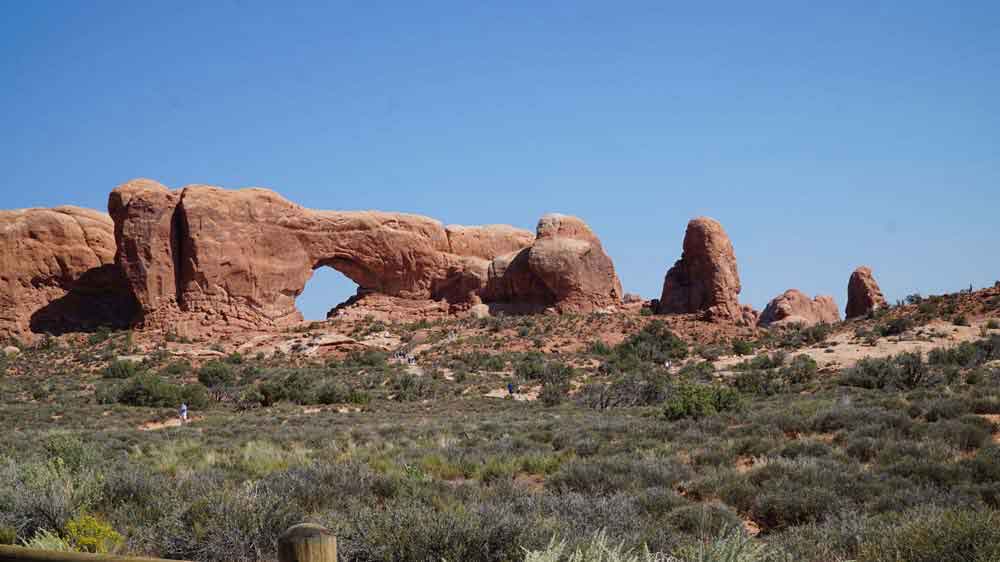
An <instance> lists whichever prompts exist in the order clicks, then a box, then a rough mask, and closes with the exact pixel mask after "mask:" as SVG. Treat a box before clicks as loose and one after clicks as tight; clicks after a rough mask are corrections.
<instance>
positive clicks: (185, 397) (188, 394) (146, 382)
mask: <svg viewBox="0 0 1000 562" xmlns="http://www.w3.org/2000/svg"><path fill="white" fill-rule="evenodd" d="M117 399H118V402H119V403H120V404H125V405H128V406H144V407H150V408H172V407H175V406H177V405H178V404H180V403H181V402H184V403H186V404H187V405H188V406H190V407H191V408H205V407H206V406H208V404H209V401H210V399H209V396H208V391H207V389H206V388H205V387H204V386H202V385H200V384H189V385H176V384H172V383H169V382H167V381H165V380H163V378H161V377H160V376H159V375H153V374H142V375H137V376H134V377H132V378H130V379H129V380H128V381H126V382H125V384H124V385H123V386H122V387H120V389H119V390H118V393H117Z"/></svg>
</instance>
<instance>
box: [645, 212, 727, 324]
mask: <svg viewBox="0 0 1000 562" xmlns="http://www.w3.org/2000/svg"><path fill="white" fill-rule="evenodd" d="M740 290H741V287H740V276H739V273H737V270H736V253H735V251H734V250H733V243H732V242H731V241H730V240H729V236H728V235H727V234H726V231H725V230H724V229H723V228H722V225H721V224H719V221H717V220H715V219H712V218H708V217H699V218H696V219H694V220H692V221H691V222H689V223H688V226H687V231H686V232H685V234H684V251H683V253H682V254H681V259H680V260H678V261H677V263H675V264H674V266H673V267H671V268H670V270H669V271H668V272H667V275H666V278H665V279H664V280H663V294H662V296H661V297H660V304H659V308H658V310H657V311H658V312H659V313H661V314H672V313H673V314H689V313H701V314H703V315H704V316H705V318H706V319H708V320H711V321H716V322H735V323H739V322H743V321H745V320H744V316H745V314H744V312H745V311H744V310H743V309H742V308H741V307H740V303H739V294H740Z"/></svg>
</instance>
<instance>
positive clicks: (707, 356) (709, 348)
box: [698, 345, 726, 361]
mask: <svg viewBox="0 0 1000 562" xmlns="http://www.w3.org/2000/svg"><path fill="white" fill-rule="evenodd" d="M725 353H726V349H725V348H724V347H722V346H721V345H706V346H704V347H702V348H700V349H698V355H699V356H701V358H702V359H704V360H705V361H716V360H718V359H719V358H720V357H722V356H723V355H725Z"/></svg>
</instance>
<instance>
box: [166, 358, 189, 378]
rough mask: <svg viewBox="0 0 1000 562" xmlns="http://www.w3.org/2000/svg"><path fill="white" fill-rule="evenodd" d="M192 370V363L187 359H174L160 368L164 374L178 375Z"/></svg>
mask: <svg viewBox="0 0 1000 562" xmlns="http://www.w3.org/2000/svg"><path fill="white" fill-rule="evenodd" d="M189 372H191V364H190V363H188V362H187V361H173V362H171V363H170V364H168V365H167V366H166V367H164V368H162V369H160V374H161V375H163V376H170V377H177V376H180V375H186V374H187V373H189Z"/></svg>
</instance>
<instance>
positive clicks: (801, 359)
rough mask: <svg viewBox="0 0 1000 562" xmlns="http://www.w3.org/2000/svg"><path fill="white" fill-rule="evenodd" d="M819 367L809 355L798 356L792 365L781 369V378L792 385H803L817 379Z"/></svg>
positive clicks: (793, 359)
mask: <svg viewBox="0 0 1000 562" xmlns="http://www.w3.org/2000/svg"><path fill="white" fill-rule="evenodd" d="M817 370H818V366H817V365H816V361H815V360H814V359H813V358H812V357H809V356H808V355H796V356H795V357H794V358H792V361H791V363H789V364H788V365H787V366H785V367H783V368H782V369H781V376H782V378H784V379H785V380H787V381H788V382H789V383H790V384H802V383H806V382H809V381H811V380H813V378H815V377H816V371H817Z"/></svg>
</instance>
